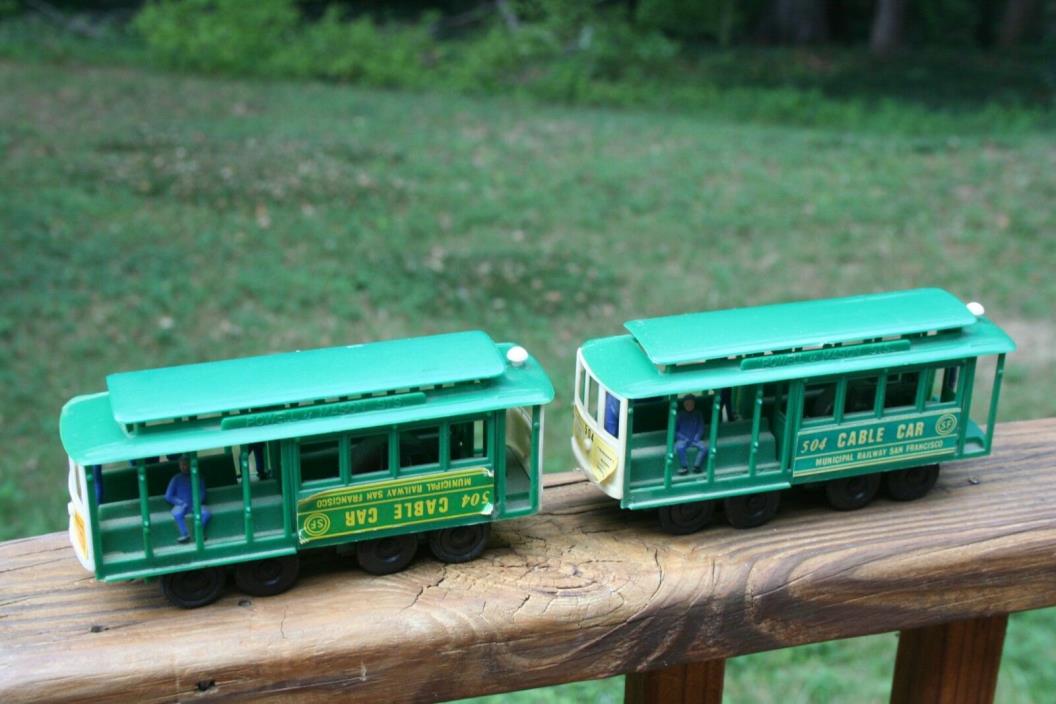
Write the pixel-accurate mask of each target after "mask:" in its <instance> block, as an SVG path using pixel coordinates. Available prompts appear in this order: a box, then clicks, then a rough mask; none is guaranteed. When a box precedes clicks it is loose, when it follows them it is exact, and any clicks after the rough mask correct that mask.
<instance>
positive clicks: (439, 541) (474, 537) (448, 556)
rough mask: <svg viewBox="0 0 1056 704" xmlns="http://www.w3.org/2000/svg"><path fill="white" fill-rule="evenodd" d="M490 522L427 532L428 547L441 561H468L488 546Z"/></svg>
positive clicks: (478, 555)
mask: <svg viewBox="0 0 1056 704" xmlns="http://www.w3.org/2000/svg"><path fill="white" fill-rule="evenodd" d="M490 535H491V524H490V523H477V524H475V525H472V526H456V527H454V528H443V529H441V530H437V531H433V532H432V533H430V534H429V549H430V550H431V551H432V553H433V556H434V557H436V559H437V560H440V561H441V562H469V561H470V560H475V559H477V558H478V557H480V553H482V552H484V548H486V547H487V546H488V537H489V536H490Z"/></svg>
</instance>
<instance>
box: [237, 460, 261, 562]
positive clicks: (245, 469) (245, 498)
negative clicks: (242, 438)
mask: <svg viewBox="0 0 1056 704" xmlns="http://www.w3.org/2000/svg"><path fill="white" fill-rule="evenodd" d="M238 466H239V467H241V469H242V520H243V521H244V523H245V529H246V544H249V543H252V542H253V494H252V487H251V486H250V484H249V448H248V447H246V446H245V445H243V446H242V451H241V452H240V453H239V457H238ZM258 472H259V468H258Z"/></svg>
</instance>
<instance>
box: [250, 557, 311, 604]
mask: <svg viewBox="0 0 1056 704" xmlns="http://www.w3.org/2000/svg"><path fill="white" fill-rule="evenodd" d="M300 571H301V561H300V559H298V557H297V556H296V555H283V556H282V557H272V558H269V559H267V560H254V561H253V562H243V563H242V564H240V565H238V566H237V567H235V585H236V586H237V587H238V589H239V591H241V592H244V593H246V594H249V595H250V596H274V595H276V594H282V593H283V592H284V591H286V590H287V589H289V588H290V587H292V586H293V583H294V582H296V581H297V575H298V574H300Z"/></svg>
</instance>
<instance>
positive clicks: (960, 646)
mask: <svg viewBox="0 0 1056 704" xmlns="http://www.w3.org/2000/svg"><path fill="white" fill-rule="evenodd" d="M1007 625H1008V616H1007V615H1006V614H1001V615H999V616H986V617H983V618H973V619H969V620H967V621H953V622H951V623H942V624H939V625H936V626H924V627H923V628H913V629H910V630H907V631H902V633H901V634H900V635H899V639H898V656H897V658H896V660H895V676H894V684H893V685H892V687H891V702H892V704H991V702H993V701H994V692H995V691H996V689H997V673H998V670H999V669H1000V667H1001V649H1002V646H1003V645H1004V643H1005V628H1006V626H1007Z"/></svg>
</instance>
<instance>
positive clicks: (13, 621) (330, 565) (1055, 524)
mask: <svg viewBox="0 0 1056 704" xmlns="http://www.w3.org/2000/svg"><path fill="white" fill-rule="evenodd" d="M995 447H996V448H997V451H996V453H995V454H994V455H993V456H992V457H990V458H987V459H984V460H977V461H971V462H964V463H960V464H956V465H950V466H949V467H947V468H946V469H944V472H943V474H942V476H941V477H940V479H939V484H938V485H937V486H936V488H935V490H933V492H932V493H931V494H930V495H929V496H928V497H927V498H925V499H922V500H920V501H917V502H913V503H908V504H896V503H891V502H888V501H884V500H879V501H877V502H876V503H874V504H872V505H871V506H869V507H867V508H865V509H863V510H861V511H857V512H853V513H840V514H837V513H835V512H831V511H829V510H828V509H826V508H824V507H822V505H821V502H820V501H818V500H814V499H813V498H812V496H811V495H809V494H804V495H801V496H799V497H798V498H797V497H790V500H789V501H787V502H786V503H785V506H784V507H783V508H782V511H781V513H780V514H779V516H778V517H777V519H775V520H774V521H773V522H771V523H770V524H768V525H766V526H764V527H762V528H758V529H755V530H749V531H737V530H733V529H731V528H726V527H718V526H716V527H714V528H710V529H707V530H705V531H702V532H700V533H697V534H694V535H689V536H683V537H672V536H669V535H666V534H663V533H661V532H660V531H659V530H658V529H657V528H656V527H655V523H654V520H655V516H653V515H650V514H649V513H630V512H624V511H621V510H620V509H619V508H618V507H616V506H614V505H613V503H612V502H611V501H610V500H609V499H608V498H607V497H605V496H603V495H601V494H600V493H599V492H597V491H596V490H595V489H594V488H593V487H591V486H590V485H589V484H587V483H586V482H584V481H581V480H580V479H578V477H577V476H576V475H573V474H560V475H552V476H550V477H548V479H547V489H546V494H545V503H544V511H543V513H541V514H539V515H538V516H535V517H532V518H528V519H523V520H519V521H514V522H510V523H506V524H501V525H499V526H498V527H497V529H496V531H495V533H494V536H493V539H492V545H491V547H490V549H489V550H488V551H487V552H486V553H485V555H484V557H482V558H481V559H479V560H477V561H475V562H472V563H468V564H463V565H443V564H440V563H437V562H435V561H433V560H431V559H428V558H426V557H424V556H423V557H420V558H419V560H418V561H417V562H416V563H415V564H414V565H413V566H412V567H411V568H410V569H409V570H407V571H406V572H402V573H400V574H396V575H391V576H387V577H371V576H368V575H366V574H364V573H362V572H360V571H358V570H356V569H354V568H353V567H352V566H351V565H350V564H346V561H345V559H343V558H341V557H340V556H337V555H334V554H332V553H325V554H323V553H320V554H319V555H318V556H317V557H316V558H314V559H312V560H309V561H307V564H306V565H305V569H304V572H303V577H302V579H301V581H300V583H299V584H298V585H297V587H295V588H294V589H293V590H292V591H290V592H288V593H286V594H283V595H281V596H278V597H273V598H270V599H249V598H246V597H243V596H240V595H238V594H235V593H231V594H229V595H228V596H227V597H225V598H224V599H222V600H221V601H220V602H218V603H217V604H215V605H213V606H211V607H208V608H206V609H203V610H197V611H180V610H178V609H174V608H172V607H170V606H169V605H168V604H167V603H166V602H165V601H164V600H163V599H162V597H161V595H160V593H159V591H158V589H157V586H156V585H154V584H142V583H128V584H116V585H104V584H97V583H95V582H94V580H93V579H92V578H91V577H89V576H88V575H87V574H86V573H85V572H83V571H82V569H81V568H80V566H79V565H78V563H77V561H76V559H75V558H74V556H73V553H72V550H71V549H70V548H69V547H68V544H67V539H66V536H65V535H64V534H52V535H45V536H40V537H36V538H29V539H25V540H16V541H12V542H8V543H5V544H3V545H0V633H2V638H0V701H4V702H16V701H33V700H55V701H59V700H76V701H81V702H84V701H109V700H120V701H128V700H134V701H171V700H177V699H179V700H183V699H192V698H193V699H208V698H234V699H252V700H266V699H276V700H279V699H281V700H282V701H291V700H295V701H315V700H324V699H329V698H331V697H333V696H334V695H337V694H340V695H342V696H343V697H345V698H354V699H362V700H376V701H386V702H396V701H437V700H445V699H453V698H459V697H467V696H473V695H479V694H489V693H495V692H503V691H510V690H515V689H524V688H529V687H538V686H542V685H549V684H560V683H565V682H571V681H576V680H584V679H593V678H599V677H607V676H611V675H617V674H621V673H638V674H632V675H631V676H630V677H628V678H627V697H628V700H629V701H635V702H642V701H665V702H666V701H676V702H678V701H684V702H688V701H694V702H710V701H719V700H720V699H721V696H722V674H723V660H724V659H725V658H729V657H733V656H736V655H743V654H746V653H753V652H758V651H763V650H771V649H775V648H784V647H788V646H792V645H800V644H803V643H813V642H818V641H825V640H832V639H836V638H847V637H852V636H861V635H866V634H872V633H881V632H886V631H894V630H900V631H902V638H901V640H900V644H899V650H898V660H897V664H896V668H895V678H894V680H895V681H894V687H893V691H892V699H893V700H894V701H898V702H918V701H919V702H924V701H927V702H939V701H957V702H966V701H980V702H983V701H990V699H991V698H992V696H993V689H994V684H995V683H996V677H997V667H998V661H999V658H1000V653H1001V645H1002V640H1003V637H1004V631H1005V623H1006V618H1007V616H1006V615H1007V614H1008V613H1010V612H1013V611H1021V610H1027V609H1036V608H1041V607H1045V606H1051V605H1053V604H1056V565H1054V560H1053V556H1054V554H1056V502H1054V501H1052V499H1051V497H1052V496H1054V495H1056V471H1054V470H1056V419H1049V420H1039V421H1030V422H1021V423H1010V424H1005V425H1002V426H1001V427H999V428H998V439H997V441H996V443H995Z"/></svg>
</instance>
